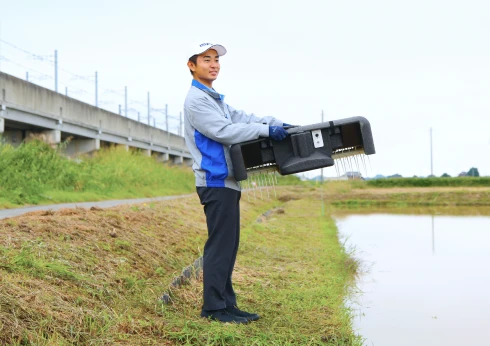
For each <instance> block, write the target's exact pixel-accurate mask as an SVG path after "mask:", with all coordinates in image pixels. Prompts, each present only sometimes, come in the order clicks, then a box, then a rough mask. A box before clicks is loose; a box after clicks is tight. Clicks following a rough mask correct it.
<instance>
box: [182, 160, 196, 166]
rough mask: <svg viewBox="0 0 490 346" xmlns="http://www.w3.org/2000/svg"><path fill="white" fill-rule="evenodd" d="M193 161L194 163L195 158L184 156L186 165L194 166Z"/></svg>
mask: <svg viewBox="0 0 490 346" xmlns="http://www.w3.org/2000/svg"><path fill="white" fill-rule="evenodd" d="M193 163H194V160H193V159H187V158H184V164H185V165H186V166H192V164H193Z"/></svg>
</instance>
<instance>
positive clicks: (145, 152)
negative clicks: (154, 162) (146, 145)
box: [143, 149, 151, 157]
mask: <svg viewBox="0 0 490 346" xmlns="http://www.w3.org/2000/svg"><path fill="white" fill-rule="evenodd" d="M143 155H145V156H150V157H151V149H144V150H143Z"/></svg>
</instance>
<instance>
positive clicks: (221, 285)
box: [197, 187, 241, 310]
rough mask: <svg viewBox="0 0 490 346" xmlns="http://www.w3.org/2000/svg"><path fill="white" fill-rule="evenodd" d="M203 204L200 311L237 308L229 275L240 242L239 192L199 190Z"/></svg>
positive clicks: (205, 188) (212, 188) (210, 189)
mask: <svg viewBox="0 0 490 346" xmlns="http://www.w3.org/2000/svg"><path fill="white" fill-rule="evenodd" d="M197 194H198V195H199V198H200V199H201V204H202V205H204V213H205V214H206V223H207V226H208V240H207V241H206V245H205V246H204V256H203V274H204V277H203V281H204V304H203V307H202V308H203V310H219V309H224V308H226V307H228V306H235V305H236V296H235V291H233V286H232V283H231V275H232V273H233V267H234V266H235V260H236V254H237V251H238V244H239V242H240V196H241V192H240V191H236V190H233V189H228V188H216V187H198V188H197Z"/></svg>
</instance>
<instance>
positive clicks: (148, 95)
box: [148, 91, 150, 126]
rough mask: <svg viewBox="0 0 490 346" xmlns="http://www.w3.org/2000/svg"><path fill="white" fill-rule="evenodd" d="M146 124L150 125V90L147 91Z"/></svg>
mask: <svg viewBox="0 0 490 346" xmlns="http://www.w3.org/2000/svg"><path fill="white" fill-rule="evenodd" d="M148 126H150V92H149V91H148Z"/></svg>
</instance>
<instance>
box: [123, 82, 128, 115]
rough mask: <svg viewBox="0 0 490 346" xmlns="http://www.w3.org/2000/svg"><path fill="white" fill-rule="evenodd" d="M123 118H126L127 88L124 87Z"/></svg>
mask: <svg viewBox="0 0 490 346" xmlns="http://www.w3.org/2000/svg"><path fill="white" fill-rule="evenodd" d="M124 116H125V117H126V118H127V117H128V87H127V86H125V87H124Z"/></svg>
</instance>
